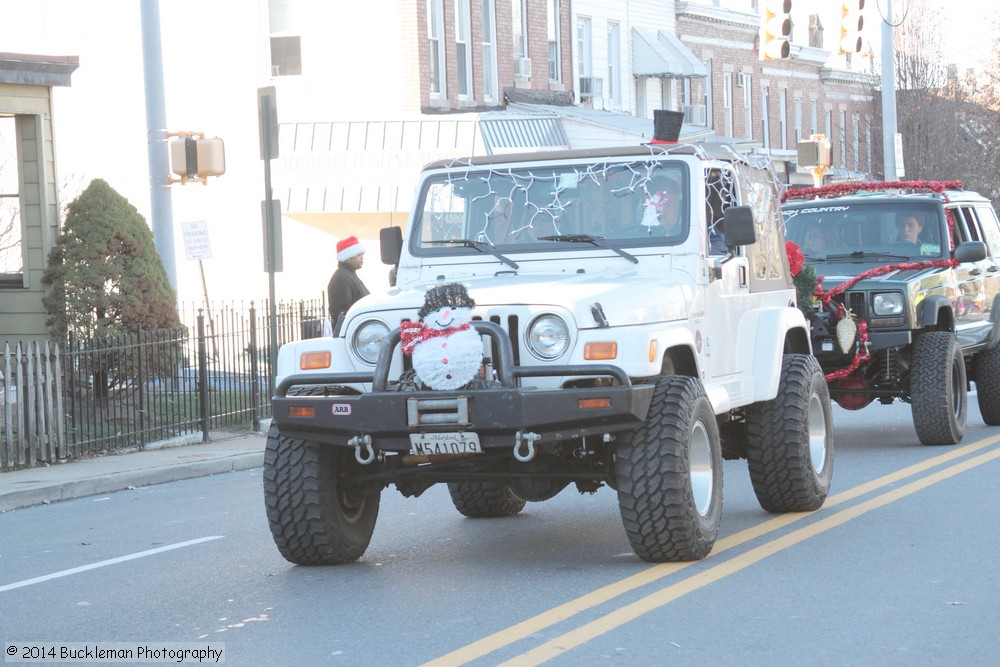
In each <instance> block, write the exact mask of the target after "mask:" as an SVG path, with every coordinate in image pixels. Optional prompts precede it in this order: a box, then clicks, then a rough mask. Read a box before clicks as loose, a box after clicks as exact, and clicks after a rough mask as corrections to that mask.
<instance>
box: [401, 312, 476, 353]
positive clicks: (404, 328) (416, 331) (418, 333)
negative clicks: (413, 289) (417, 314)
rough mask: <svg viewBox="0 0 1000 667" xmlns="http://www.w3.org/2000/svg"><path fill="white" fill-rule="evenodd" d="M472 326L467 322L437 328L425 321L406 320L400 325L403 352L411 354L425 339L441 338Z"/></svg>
mask: <svg viewBox="0 0 1000 667" xmlns="http://www.w3.org/2000/svg"><path fill="white" fill-rule="evenodd" d="M470 326H471V325H470V324H469V323H468V322H466V323H465V324H460V325H458V326H457V327H450V328H448V329H435V328H433V327H429V326H427V325H426V324H424V323H423V322H413V321H411V320H404V321H403V323H402V324H400V325H399V340H400V342H401V343H402V346H403V354H411V353H412V352H413V348H414V347H416V346H417V345H419V344H420V343H423V342H424V341H428V340H431V339H432V338H440V337H441V336H450V335H452V334H455V333H458V332H459V331H465V330H466V329H468V328H469V327H470Z"/></svg>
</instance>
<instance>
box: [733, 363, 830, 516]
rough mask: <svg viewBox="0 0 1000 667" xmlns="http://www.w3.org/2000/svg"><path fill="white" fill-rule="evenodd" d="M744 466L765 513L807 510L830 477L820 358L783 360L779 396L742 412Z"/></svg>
mask: <svg viewBox="0 0 1000 667" xmlns="http://www.w3.org/2000/svg"><path fill="white" fill-rule="evenodd" d="M746 423H747V449H746V455H747V467H748V468H749V469H750V481H751V482H752V483H753V490H754V493H755V494H756V495H757V501H758V502H759V503H760V506H761V507H762V508H763V509H764V510H765V511H768V512H810V511H812V510H816V509H819V508H820V507H822V506H823V503H824V502H826V497H827V494H829V492H830V484H831V482H832V480H833V410H832V408H831V407H830V390H829V388H828V387H827V384H826V378H825V377H824V376H823V370H822V369H821V368H820V366H819V362H817V361H816V359H815V358H814V357H812V356H810V355H807V354H789V355H785V357H784V358H783V359H782V361H781V378H780V380H779V381H778V395H777V396H776V397H774V398H773V399H771V400H770V401H763V402H761V403H755V404H754V405H752V406H750V407H749V408H748V409H747V412H746Z"/></svg>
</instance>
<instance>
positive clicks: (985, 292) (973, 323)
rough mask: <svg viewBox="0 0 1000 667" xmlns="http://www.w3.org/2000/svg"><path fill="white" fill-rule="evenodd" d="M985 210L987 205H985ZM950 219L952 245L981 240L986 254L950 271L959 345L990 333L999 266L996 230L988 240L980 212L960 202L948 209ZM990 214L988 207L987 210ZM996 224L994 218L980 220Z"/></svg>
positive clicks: (999, 244) (999, 234)
mask: <svg viewBox="0 0 1000 667" xmlns="http://www.w3.org/2000/svg"><path fill="white" fill-rule="evenodd" d="M987 209H988V207H987ZM950 210H951V213H952V216H953V220H954V227H955V229H954V232H953V233H954V238H955V243H956V245H957V244H958V243H962V242H964V241H984V242H986V246H987V248H988V252H989V254H988V255H987V257H986V259H984V260H982V261H980V262H966V263H964V264H959V265H958V266H957V267H956V268H955V270H954V272H953V275H954V278H955V288H956V293H955V294H954V295H953V297H952V309H953V312H954V315H955V333H956V334H957V336H958V340H959V343H960V344H961V345H962V347H969V346H972V345H976V344H978V343H982V342H984V341H985V340H986V339H987V338H988V337H989V335H990V330H991V328H992V327H991V325H990V313H991V311H992V309H993V298H994V297H995V296H996V294H997V291H998V289H1000V272H998V271H1000V266H998V264H997V259H996V257H998V256H1000V231H995V232H994V233H992V236H993V237H994V238H993V240H992V243H991V242H990V238H989V235H987V234H986V233H985V231H984V225H983V224H981V221H980V217H979V216H980V214H981V215H983V216H984V217H987V214H986V213H983V211H981V210H977V208H976V207H974V206H973V205H971V204H960V205H958V206H956V207H954V208H951V209H950ZM988 212H989V214H992V210H988ZM984 222H987V223H988V224H991V225H993V226H994V227H996V224H997V223H996V219H995V216H993V220H988V221H986V220H984Z"/></svg>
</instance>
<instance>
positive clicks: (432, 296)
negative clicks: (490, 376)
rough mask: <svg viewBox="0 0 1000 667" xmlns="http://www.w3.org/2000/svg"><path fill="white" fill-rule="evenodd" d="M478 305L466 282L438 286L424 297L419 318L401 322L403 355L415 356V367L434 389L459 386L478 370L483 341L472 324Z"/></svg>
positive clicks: (428, 291)
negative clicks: (418, 319) (473, 311)
mask: <svg viewBox="0 0 1000 667" xmlns="http://www.w3.org/2000/svg"><path fill="white" fill-rule="evenodd" d="M475 306H476V302H475V301H473V300H472V298H471V297H470V296H469V293H468V291H466V289H465V287H464V286H463V285H461V284H459V283H446V284H444V285H437V286H435V287H432V288H431V289H429V290H427V294H426V295H425V296H424V305H423V307H422V308H421V309H420V311H419V312H418V313H417V314H418V315H419V316H420V321H419V322H412V321H410V320H406V321H405V322H403V323H402V324H401V325H400V328H399V335H400V341H401V343H402V347H403V354H409V355H411V356H412V357H413V370H414V371H415V372H416V374H417V377H418V378H419V379H420V381H421V382H422V383H423V384H425V385H427V386H428V387H430V388H431V389H438V390H442V391H448V390H453V389H458V388H459V387H463V386H465V385H467V384H468V383H469V382H471V381H472V380H473V378H475V376H476V373H478V372H479V369H480V367H481V365H482V363H483V343H482V340H481V338H480V337H479V334H478V333H476V331H475V329H473V328H472V325H471V324H470V322H471V321H472V309H473V308H474V307H475Z"/></svg>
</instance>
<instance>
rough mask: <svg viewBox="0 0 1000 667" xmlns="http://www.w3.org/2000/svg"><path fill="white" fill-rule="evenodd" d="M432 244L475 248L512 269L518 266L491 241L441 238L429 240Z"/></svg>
mask: <svg viewBox="0 0 1000 667" xmlns="http://www.w3.org/2000/svg"><path fill="white" fill-rule="evenodd" d="M427 243H429V244H430V245H460V246H462V247H463V248H475V249H476V250H478V251H479V252H485V253H486V254H488V255H493V256H494V257H496V258H497V259H499V260H500V261H501V262H503V263H504V264H506V265H507V266H509V267H510V268H512V269H516V268H518V265H517V262H515V261H513V260H510V259H507V258H506V257H504V256H503V255H502V254H500V252H499V251H498V250H497V249H496V248H494V247H493V245H492V244H490V243H483V242H482V241H473V240H472V239H441V240H440V241H428V242H427Z"/></svg>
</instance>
